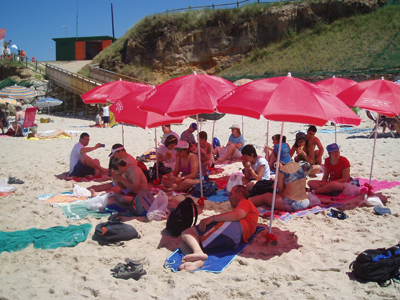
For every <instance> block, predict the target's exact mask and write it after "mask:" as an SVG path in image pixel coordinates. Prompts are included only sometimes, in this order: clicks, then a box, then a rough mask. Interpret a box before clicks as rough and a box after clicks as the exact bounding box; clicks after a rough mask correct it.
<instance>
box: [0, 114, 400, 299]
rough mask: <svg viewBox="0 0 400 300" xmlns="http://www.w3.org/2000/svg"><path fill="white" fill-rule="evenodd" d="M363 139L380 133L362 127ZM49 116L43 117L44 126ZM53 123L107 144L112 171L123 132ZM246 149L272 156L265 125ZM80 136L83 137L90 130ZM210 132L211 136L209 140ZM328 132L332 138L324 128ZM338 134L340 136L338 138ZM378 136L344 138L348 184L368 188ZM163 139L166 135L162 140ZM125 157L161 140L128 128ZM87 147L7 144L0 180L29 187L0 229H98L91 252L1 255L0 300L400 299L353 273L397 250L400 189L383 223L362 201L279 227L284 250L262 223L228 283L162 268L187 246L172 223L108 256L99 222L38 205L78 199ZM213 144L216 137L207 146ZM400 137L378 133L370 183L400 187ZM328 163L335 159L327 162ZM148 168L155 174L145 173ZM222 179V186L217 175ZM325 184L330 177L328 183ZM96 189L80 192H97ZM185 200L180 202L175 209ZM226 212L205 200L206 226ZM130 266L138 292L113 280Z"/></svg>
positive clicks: (228, 121) (256, 125) (89, 243)
mask: <svg viewBox="0 0 400 300" xmlns="http://www.w3.org/2000/svg"><path fill="white" fill-rule="evenodd" d="M361 116H362V118H363V119H364V120H365V122H363V123H362V124H361V125H360V126H359V127H357V128H360V129H365V128H372V127H373V123H372V121H370V120H369V119H368V118H366V117H365V112H364V111H362V112H361ZM40 117H46V115H38V116H37V118H40ZM52 118H53V119H54V122H52V123H40V124H39V128H38V130H39V131H42V130H55V129H58V128H60V129H64V130H77V131H86V132H88V133H89V134H90V138H91V141H90V143H89V146H90V145H94V144H95V143H104V144H105V145H106V146H105V148H100V149H97V150H95V151H93V152H91V153H90V156H91V157H93V158H98V159H99V160H100V162H101V164H102V166H103V167H107V166H108V154H109V153H110V149H111V146H112V145H113V144H114V143H121V142H122V133H121V132H122V130H121V126H120V125H118V126H116V127H114V128H109V129H103V128H90V127H87V126H88V125H89V124H93V123H94V121H88V120H82V119H75V118H64V117H56V116H54V117H52ZM191 122H193V120H192V119H187V120H185V121H184V124H182V125H172V130H173V131H175V132H177V133H178V134H181V133H182V132H183V131H184V130H186V129H187V127H188V126H189V124H190V123H191ZM234 123H238V124H241V123H242V118H241V117H239V116H233V115H226V116H225V117H224V118H222V119H221V120H219V121H217V122H216V126H215V136H217V137H218V138H219V139H220V141H221V143H223V144H226V142H227V140H228V137H229V134H230V130H229V127H230V126H231V125H232V124H234ZM244 124H245V127H244V138H245V140H246V143H251V144H254V145H256V146H258V148H257V152H258V154H259V155H263V153H262V147H263V145H264V144H265V139H266V137H265V132H266V124H267V121H266V120H265V119H260V120H255V119H250V118H246V117H245V118H244ZM82 126H83V127H82ZM212 128H213V122H211V121H208V122H205V123H204V124H203V125H202V130H205V131H206V132H207V133H208V134H209V137H211V133H212ZM306 128H307V125H303V124H296V123H285V125H284V135H286V136H287V140H288V143H289V144H290V145H293V143H294V137H295V134H294V132H295V131H296V130H305V129H306ZM317 128H318V130H321V129H331V130H332V129H334V126H331V125H325V126H323V127H317ZM338 128H340V127H338ZM280 131H281V123H277V122H270V132H271V134H276V133H280ZM369 133H370V131H363V132H359V133H353V134H346V133H338V134H337V143H338V144H339V146H340V147H341V155H342V156H345V157H346V158H348V159H349V161H350V163H351V176H352V177H361V178H369V175H370V171H371V158H372V149H373V143H374V139H373V138H370V139H368V138H367V136H368V135H369ZM161 135H162V131H161V128H158V129H157V137H158V138H159V137H160V136H161ZM124 136H125V148H126V150H127V152H128V153H130V154H132V155H133V156H135V157H136V156H138V155H140V154H142V153H143V152H145V151H146V150H147V149H148V148H150V147H152V146H154V137H155V134H154V129H146V130H143V129H141V128H138V127H133V126H124ZM317 136H318V137H319V138H320V140H321V142H322V144H323V145H324V146H326V145H328V144H330V143H333V142H334V141H335V134H333V133H319V132H317ZM78 139H79V137H73V138H70V139H69V138H63V139H54V140H33V141H29V140H25V139H23V138H14V137H0V149H1V151H0V165H1V168H0V179H1V178H4V177H6V178H8V177H9V176H12V177H16V178H18V179H21V180H23V181H25V183H24V184H22V185H15V186H17V187H18V189H17V191H16V192H14V193H12V194H11V195H9V196H7V197H5V198H0V201H1V207H2V209H1V211H0V230H1V231H7V232H9V231H16V230H27V229H30V228H38V229H46V228H50V227H54V226H69V225H80V224H85V223H89V224H92V225H93V228H92V230H91V232H90V234H89V235H88V238H87V240H86V241H85V242H82V243H79V244H78V245H77V246H75V247H60V248H56V249H35V248H34V247H33V246H32V245H30V246H28V247H27V248H25V249H23V250H20V251H17V252H12V253H8V252H2V253H1V254H0V265H1V267H0V282H1V284H0V299H87V298H89V299H92V298H98V299H133V298H137V299H207V300H208V299H209V300H221V299H398V298H399V285H398V284H397V285H396V284H392V285H390V286H388V287H386V288H382V287H380V286H379V285H378V284H377V283H374V282H368V283H362V282H359V281H357V280H355V278H354V277H353V275H352V274H351V272H350V270H349V264H350V263H351V262H352V261H353V260H354V259H355V258H356V256H357V255H358V254H359V253H360V252H362V251H363V250H365V249H369V248H379V247H390V246H393V245H395V244H397V243H398V242H399V241H400V230H399V228H398V225H399V224H400V219H399V216H400V204H399V201H398V199H399V198H398V197H399V196H400V186H396V187H393V188H391V189H383V190H380V191H378V192H377V193H376V195H377V196H379V197H380V199H381V200H382V201H383V203H385V204H386V206H387V207H389V208H390V210H391V212H392V215H384V216H379V215H376V214H375V213H374V211H373V207H367V206H361V207H360V206H359V205H358V204H359V203H360V202H361V201H362V200H363V195H360V196H358V197H356V198H355V199H353V200H352V201H350V202H349V203H348V204H347V205H346V206H344V208H343V209H344V211H345V213H346V214H347V215H348V219H346V220H338V219H335V218H331V217H329V216H327V213H328V212H329V210H325V211H323V212H320V213H318V214H313V215H307V216H306V217H303V218H300V217H296V218H293V219H292V220H291V221H290V222H284V221H281V220H279V219H274V221H273V228H272V233H273V234H275V235H277V237H278V242H277V243H276V244H267V243H266V242H265V232H266V231H267V230H268V228H269V219H264V218H261V217H260V218H259V222H258V225H260V226H264V227H265V228H266V231H263V232H261V233H260V234H259V235H258V236H257V237H256V239H255V241H254V242H253V243H252V244H251V245H249V246H248V247H247V248H246V249H245V251H244V252H243V253H241V254H240V255H238V256H237V257H236V258H235V259H234V260H233V262H232V263H231V264H230V265H229V266H228V267H227V268H226V269H225V270H224V271H223V272H222V273H220V274H214V273H207V272H204V271H199V272H194V273H187V272H183V271H181V272H177V273H174V272H172V271H170V270H167V269H165V268H164V267H163V264H164V261H165V259H166V258H167V257H168V256H169V255H170V254H171V253H172V252H173V251H174V250H175V249H176V248H177V247H178V245H179V242H180V238H177V239H175V238H173V237H171V236H170V235H169V234H168V232H166V230H165V226H166V221H165V220H164V221H152V222H148V221H147V220H145V218H144V217H139V218H131V219H129V220H126V222H127V223H128V224H131V225H133V226H134V227H135V228H136V229H137V231H138V232H139V233H140V235H141V238H140V239H134V240H131V241H127V242H125V244H124V245H123V246H100V245H99V244H98V243H97V242H96V241H93V240H92V235H93V233H94V228H95V226H96V225H97V224H99V223H100V222H105V221H106V220H107V216H106V215H105V216H104V217H103V218H102V219H101V220H100V219H96V218H94V217H90V216H89V217H86V218H84V219H81V220H69V219H67V218H66V217H65V216H64V214H63V213H62V210H61V208H59V207H52V206H51V205H50V204H48V203H44V202H42V201H40V200H38V199H36V197H37V196H40V195H43V194H57V193H62V192H66V191H69V192H71V191H72V183H71V182H68V181H66V180H61V179H58V176H59V175H62V174H63V173H65V172H67V171H68V170H69V155H70V151H71V149H72V147H73V146H74V145H75V144H76V143H77V142H78ZM209 140H210V138H209ZM399 141H400V139H399V137H398V136H396V137H395V138H393V137H392V136H391V135H390V133H389V132H386V133H384V134H383V133H382V129H379V134H378V139H377V142H376V150H375V160H374V169H373V172H372V174H373V177H372V178H373V179H377V180H379V181H383V180H387V181H389V182H392V181H400V154H399ZM324 157H327V154H324ZM148 165H151V164H148ZM241 168H242V165H241V164H240V163H235V164H232V165H228V166H224V167H223V172H222V173H220V174H218V175H214V177H217V176H218V177H219V176H224V175H229V174H231V173H234V172H237V171H239V170H240V169H241ZM211 177H213V176H211ZM319 177H321V175H319ZM93 184H97V183H93V182H85V183H80V184H79V185H81V186H84V187H90V186H92V185H93ZM183 199H184V196H183V195H179V196H176V197H171V198H170V201H171V205H174V204H175V205H176V203H177V202H178V201H180V200H183ZM230 209H231V208H230V204H229V202H223V203H212V202H210V201H206V203H205V205H204V208H203V209H201V211H202V213H201V215H200V219H201V218H204V217H207V216H211V215H213V214H216V213H219V212H224V211H227V210H230ZM125 258H130V259H140V260H142V262H143V265H144V269H145V270H146V271H147V275H145V276H143V277H141V278H140V280H138V281H135V280H133V279H129V280H123V279H115V278H113V277H112V275H111V272H110V269H111V268H112V267H114V266H115V265H116V264H117V263H119V262H123V261H124V259H125Z"/></svg>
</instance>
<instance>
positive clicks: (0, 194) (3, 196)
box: [0, 192, 14, 198]
mask: <svg viewBox="0 0 400 300" xmlns="http://www.w3.org/2000/svg"><path fill="white" fill-rule="evenodd" d="M12 193H14V192H8V193H4V192H0V197H2V198H5V197H7V196H8V195H10V194H12Z"/></svg>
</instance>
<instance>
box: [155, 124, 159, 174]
mask: <svg viewBox="0 0 400 300" xmlns="http://www.w3.org/2000/svg"><path fill="white" fill-rule="evenodd" d="M154 142H155V145H156V147H155V148H156V174H157V177H156V179H158V155H157V127H154Z"/></svg>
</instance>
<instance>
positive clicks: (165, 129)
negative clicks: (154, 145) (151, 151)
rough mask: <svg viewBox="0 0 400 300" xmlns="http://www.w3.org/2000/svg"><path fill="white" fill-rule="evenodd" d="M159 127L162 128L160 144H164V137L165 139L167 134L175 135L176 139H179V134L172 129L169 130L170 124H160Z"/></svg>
mask: <svg viewBox="0 0 400 300" xmlns="http://www.w3.org/2000/svg"><path fill="white" fill-rule="evenodd" d="M161 128H162V131H163V136H162V139H161V144H164V142H165V139H166V138H167V136H169V135H173V136H175V137H176V138H177V139H178V141H179V135H178V134H177V133H176V132H175V131H172V130H171V125H170V124H168V125H163V126H161Z"/></svg>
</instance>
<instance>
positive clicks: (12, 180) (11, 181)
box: [8, 177, 25, 184]
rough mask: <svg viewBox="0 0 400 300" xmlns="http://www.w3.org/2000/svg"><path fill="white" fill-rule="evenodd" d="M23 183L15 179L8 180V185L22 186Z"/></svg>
mask: <svg viewBox="0 0 400 300" xmlns="http://www.w3.org/2000/svg"><path fill="white" fill-rule="evenodd" d="M24 183H25V182H24V181H22V180H20V179H17V178H15V177H10V178H8V184H24Z"/></svg>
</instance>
